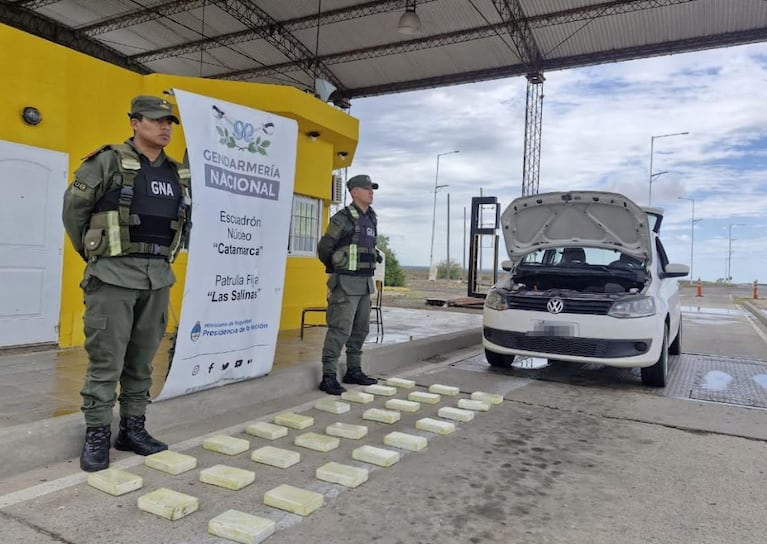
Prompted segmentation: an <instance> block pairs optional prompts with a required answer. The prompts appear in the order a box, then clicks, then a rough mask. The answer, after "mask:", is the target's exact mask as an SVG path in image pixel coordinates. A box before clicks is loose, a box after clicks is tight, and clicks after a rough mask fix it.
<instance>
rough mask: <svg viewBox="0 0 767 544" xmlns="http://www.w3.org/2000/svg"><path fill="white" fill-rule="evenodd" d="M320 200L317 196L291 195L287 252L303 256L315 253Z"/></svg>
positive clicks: (320, 211)
mask: <svg viewBox="0 0 767 544" xmlns="http://www.w3.org/2000/svg"><path fill="white" fill-rule="evenodd" d="M321 217H322V201H320V200H319V199H317V198H309V197H307V196H300V195H293V214H292V215H291V217H290V242H289V243H288V254H289V255H294V256H295V255H298V256H305V257H314V256H316V255H317V242H319V240H320V218H321Z"/></svg>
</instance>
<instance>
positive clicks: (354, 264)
mask: <svg viewBox="0 0 767 544" xmlns="http://www.w3.org/2000/svg"><path fill="white" fill-rule="evenodd" d="M346 209H347V210H349V213H350V214H351V216H352V219H354V234H352V243H351V245H349V264H348V265H347V266H346V268H347V269H348V270H349V271H350V272H356V271H357V270H358V269H359V262H360V256H359V241H360V233H359V229H358V228H357V222H358V221H359V220H360V214H359V212H358V211H357V208H355V207H354V206H347V208H346Z"/></svg>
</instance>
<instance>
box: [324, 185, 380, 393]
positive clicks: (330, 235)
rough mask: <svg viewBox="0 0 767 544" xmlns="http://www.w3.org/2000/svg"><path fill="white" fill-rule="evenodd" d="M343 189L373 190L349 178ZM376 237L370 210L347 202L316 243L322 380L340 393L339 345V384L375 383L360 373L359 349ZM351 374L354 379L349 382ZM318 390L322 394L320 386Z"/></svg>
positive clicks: (365, 332) (366, 323)
mask: <svg viewBox="0 0 767 544" xmlns="http://www.w3.org/2000/svg"><path fill="white" fill-rule="evenodd" d="M347 185H348V186H349V188H350V190H351V189H352V188H355V187H367V188H374V189H377V188H378V185H377V184H373V183H372V182H371V181H370V178H369V177H368V176H365V175H361V176H355V177H353V178H352V179H350V180H349V182H348V184H347ZM376 236H377V220H376V215H375V212H374V211H373V209H372V208H367V210H364V211H363V210H362V209H361V208H359V207H358V206H357V205H356V204H354V203H352V204H351V205H350V206H348V207H347V208H344V209H343V210H341V211H339V212H338V213H336V214H335V215H333V217H331V219H330V223H329V225H328V228H327V230H326V232H325V234H324V235H323V236H322V238H321V239H320V241H319V243H318V244H317V254H318V257H319V259H320V260H321V261H322V262H323V264H325V271H326V272H328V273H329V274H330V276H329V278H328V282H327V286H328V309H327V316H326V319H327V325H328V331H327V334H326V335H325V343H324V345H323V348H322V374H323V381H324V380H325V379H327V378H331V379H332V380H333V383H334V386H335V387H336V388H337V389H338V390H342V389H341V388H340V386H338V384H337V382H335V379H336V378H335V376H336V372H337V366H338V359H339V358H340V356H341V350H342V349H343V347H344V345H345V346H346V367H347V374H346V376H345V379H344V381H345V382H347V383H375V381H376V380H375V379H373V378H369V377H367V376H365V375H364V374H363V373H362V369H361V366H362V345H363V343H364V342H365V339H366V338H367V335H368V332H369V331H370V294H371V293H373V292H374V291H375V284H374V282H373V273H374V271H375V265H376V260H377V254H376V250H375V240H376ZM355 375H356V376H358V377H360V379H357V380H355V379H354V376H355ZM350 376H351V378H350V379H349V377H350ZM320 388H321V389H323V390H326V389H325V386H324V385H323V384H321V385H320ZM328 392H330V391H328ZM333 394H338V393H337V392H336V393H333Z"/></svg>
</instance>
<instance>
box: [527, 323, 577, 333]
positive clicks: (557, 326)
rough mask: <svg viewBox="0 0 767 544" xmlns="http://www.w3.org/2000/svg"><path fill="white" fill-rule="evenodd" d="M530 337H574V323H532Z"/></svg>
mask: <svg viewBox="0 0 767 544" xmlns="http://www.w3.org/2000/svg"><path fill="white" fill-rule="evenodd" d="M528 334H529V335H531V336H575V323H561V322H558V321H534V322H533V330H532V331H529V332H528Z"/></svg>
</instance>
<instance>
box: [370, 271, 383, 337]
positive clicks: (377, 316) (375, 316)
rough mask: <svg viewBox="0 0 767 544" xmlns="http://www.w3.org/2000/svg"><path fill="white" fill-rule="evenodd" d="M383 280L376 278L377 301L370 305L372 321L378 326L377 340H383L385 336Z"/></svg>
mask: <svg viewBox="0 0 767 544" xmlns="http://www.w3.org/2000/svg"><path fill="white" fill-rule="evenodd" d="M382 300H383V282H382V281H381V280H376V295H375V301H374V302H373V303H372V304H371V305H370V322H371V323H374V324H375V326H376V342H378V340H379V339H380V340H381V342H383V337H384V324H383V310H382V303H381V301H382Z"/></svg>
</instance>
